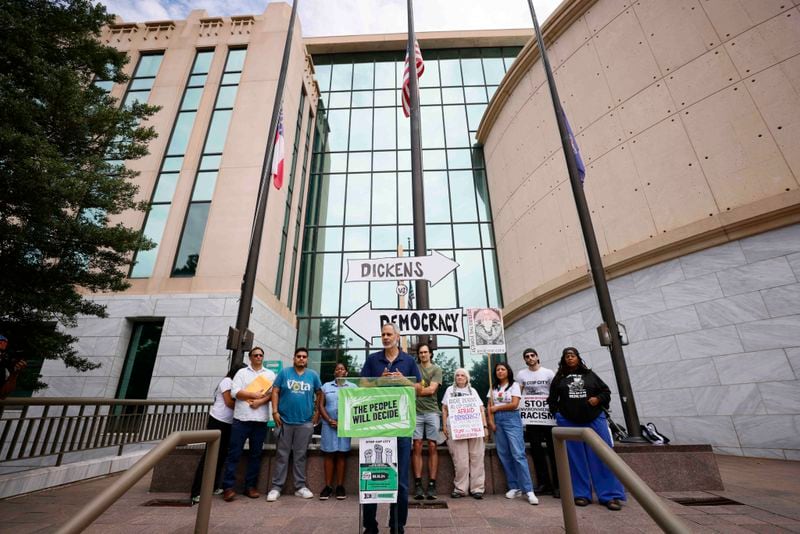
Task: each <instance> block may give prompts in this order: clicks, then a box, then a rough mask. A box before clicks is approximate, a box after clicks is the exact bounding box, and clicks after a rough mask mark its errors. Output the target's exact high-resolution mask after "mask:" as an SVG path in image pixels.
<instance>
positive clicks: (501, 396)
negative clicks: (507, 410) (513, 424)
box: [487, 382, 522, 406]
mask: <svg viewBox="0 0 800 534" xmlns="http://www.w3.org/2000/svg"><path fill="white" fill-rule="evenodd" d="M487 397H491V399H492V401H494V404H495V406H502V405H504V404H511V402H512V397H522V393H520V391H519V384H518V383H517V382H514V383H513V384H511V387H509V386H508V384H506V385H505V386H504V387H501V388H500V389H499V390H498V389H495V388H492V389H490V390H489V393H487Z"/></svg>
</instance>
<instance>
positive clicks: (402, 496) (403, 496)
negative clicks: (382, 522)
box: [363, 438, 411, 534]
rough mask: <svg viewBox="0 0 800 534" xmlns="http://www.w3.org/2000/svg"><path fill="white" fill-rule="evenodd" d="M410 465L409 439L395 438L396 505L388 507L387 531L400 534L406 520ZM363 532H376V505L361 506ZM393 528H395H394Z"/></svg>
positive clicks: (403, 529)
mask: <svg viewBox="0 0 800 534" xmlns="http://www.w3.org/2000/svg"><path fill="white" fill-rule="evenodd" d="M410 464H411V438H397V503H396V504H392V505H390V506H389V531H390V532H396V533H397V534H402V533H403V532H404V531H405V528H406V519H408V476H409V465H410ZM363 508H364V509H363V513H364V531H365V532H378V520H377V519H376V517H375V516H376V515H377V513H378V505H377V504H365V505H363ZM395 526H396V527H397V528H395Z"/></svg>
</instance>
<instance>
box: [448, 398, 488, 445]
mask: <svg viewBox="0 0 800 534" xmlns="http://www.w3.org/2000/svg"><path fill="white" fill-rule="evenodd" d="M481 407H482V404H481V400H480V399H479V398H477V397H474V396H472V395H464V396H461V397H453V396H451V397H449V398H448V400H447V428H448V430H449V432H450V437H451V438H452V439H454V440H459V439H469V438H482V437H483V419H481Z"/></svg>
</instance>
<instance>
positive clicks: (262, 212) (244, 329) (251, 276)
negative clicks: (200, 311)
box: [226, 0, 300, 369]
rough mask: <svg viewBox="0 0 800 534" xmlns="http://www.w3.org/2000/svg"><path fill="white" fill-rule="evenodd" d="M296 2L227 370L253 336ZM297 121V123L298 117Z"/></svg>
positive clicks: (230, 337) (239, 359)
mask: <svg viewBox="0 0 800 534" xmlns="http://www.w3.org/2000/svg"><path fill="white" fill-rule="evenodd" d="M298 3H300V0H294V2H292V14H291V15H290V17H289V28H288V31H287V33H286V41H285V43H284V45H283V60H282V61H281V70H280V75H279V76H278V86H277V88H276V90H275V102H274V103H273V104H272V118H271V119H270V123H269V130H267V149H266V153H265V154H264V163H263V164H262V166H261V179H260V181H259V186H258V195H257V197H256V213H255V217H254V221H253V230H252V232H251V235H250V248H249V250H248V252H247V264H246V266H245V270H244V275H243V276H242V292H241V296H240V297H239V311H238V313H237V314H236V326H235V327H232V328H230V329H229V330H228V344H227V347H226V348H228V349H229V350H231V351H233V352H232V354H231V369H233V368H234V367H235V366H238V365H240V364H241V363H242V362H243V360H244V352H245V351H246V350H250V348H251V347H252V342H253V333H252V332H251V331H250V330H249V329H248V327H249V325H250V313H251V312H252V308H253V292H254V290H255V285H256V271H257V269H258V255H259V253H260V251H261V238H262V236H263V234H264V219H265V218H266V213H267V199H268V198H269V189H270V183H269V182H270V176H271V173H272V156H273V152H274V150H275V133H276V131H277V129H278V116H279V114H280V112H281V103H282V102H283V89H284V86H285V85H286V71H287V70H288V68H289V56H290V53H291V48H292V34H293V33H294V21H295V19H296V18H297V4H298ZM298 120H300V119H299V118H298Z"/></svg>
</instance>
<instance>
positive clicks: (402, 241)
mask: <svg viewBox="0 0 800 534" xmlns="http://www.w3.org/2000/svg"><path fill="white" fill-rule="evenodd" d="M518 52H519V48H469V49H447V50H423V56H424V58H425V73H424V74H423V75H422V77H421V78H420V100H421V106H422V108H421V116H422V148H423V171H424V182H425V209H426V239H427V247H428V249H429V251H430V250H437V251H439V252H441V253H442V254H445V255H446V256H448V257H450V258H453V259H455V260H456V261H457V262H458V263H459V264H460V267H459V268H458V269H457V270H456V271H455V272H454V273H451V274H450V275H448V276H447V277H446V278H445V279H443V280H442V281H441V282H439V283H438V284H437V285H436V286H435V287H432V288H431V289H430V307H431V308H448V307H464V308H468V307H483V306H487V305H488V306H501V305H502V302H501V296H500V294H501V293H500V286H499V280H498V277H497V267H496V260H495V248H494V239H493V230H492V220H491V209H490V206H489V197H488V188H487V184H486V174H485V170H484V164H483V155H482V150H481V148H480V147H478V146H476V144H475V132H476V130H477V129H478V125H479V123H480V120H481V117H482V116H483V112H484V110H485V109H486V105H487V103H488V101H489V98H491V96H492V94H493V93H494V91H495V89H496V87H497V84H499V83H500V80H501V79H502V78H503V75H504V74H505V72H506V70H507V69H508V68H509V67H510V65H511V63H512V62H513V60H514V58H515V57H516V55H517V53H518ZM403 57H404V55H403V54H402V53H365V54H336V55H324V56H323V55H318V56H315V57H314V63H315V68H316V77H317V80H318V82H319V84H320V91H321V100H320V105H319V112H318V114H317V132H316V140H315V144H314V158H313V163H312V164H313V166H312V176H311V181H310V190H309V198H308V202H307V213H306V232H305V237H304V243H303V257H302V263H301V273H300V282H299V288H298V289H299V290H298V299H297V314H298V318H299V320H298V345H305V346H307V347H309V349H310V355H311V365H312V367H315V368H318V369H320V370H321V372H322V375H323V376H322V377H323V379H325V378H328V376H329V374H330V371H331V369H332V362H335V361H336V360H337V359H338V360H345V361H349V362H350V363H351V365H352V367H353V371H356V370H357V369H359V368H360V365H361V363H362V362H363V361H364V358H365V357H366V356H367V354H368V353H369V351H370V350H375V349H376V348H380V341H379V339H377V338H374V339H373V342H372V343H371V344H370V345H369V346H368V345H366V344H365V343H364V341H363V340H361V339H360V338H359V337H358V336H357V335H356V334H355V333H353V332H352V331H351V330H350V329H348V328H347V327H346V326H345V325H344V323H343V321H344V319H345V318H347V317H348V316H349V315H350V314H351V313H352V312H353V311H355V310H356V309H358V308H359V307H361V306H362V305H363V304H364V303H366V302H367V301H371V302H372V305H373V307H375V308H396V307H397V293H396V283H395V282H370V283H347V284H345V283H343V279H344V276H345V274H346V266H347V260H348V259H358V258H381V257H392V256H396V255H397V249H398V245H400V246H402V247H403V248H404V249H405V251H406V252H405V253H406V254H408V253H409V252H408V251H413V246H414V243H413V230H412V206H411V204H412V200H411V152H410V128H409V120H408V119H407V118H405V117H404V116H403V112H402V109H401V107H400V91H399V90H398V88H399V87H400V84H401V82H402V75H403ZM437 341H438V345H439V347H438V350H437V351H436V358H437V362H438V364H439V365H441V366H442V367H443V368H444V369H445V374H446V375H447V374H448V373H449V374H450V375H451V376H452V372H453V370H454V369H455V368H456V367H460V366H464V367H466V368H467V369H475V366H476V365H480V362H481V361H484V364H483V365H484V366H485V358H481V357H480V356H477V355H472V354H470V352H469V348H468V346H465V343H463V342H459V340H458V339H456V338H454V337H449V336H439V337H438V339H437ZM483 369H484V370H483V375H485V373H486V371H485V367H484V368H483ZM448 381H449V380H448Z"/></svg>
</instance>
